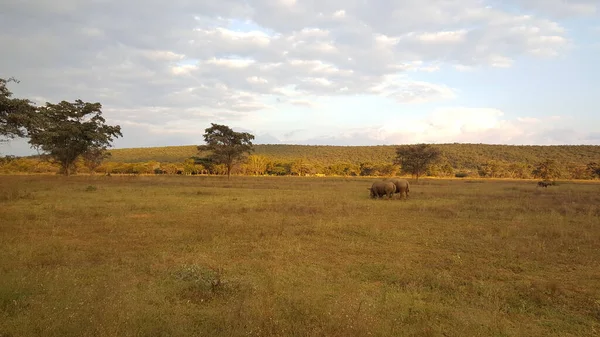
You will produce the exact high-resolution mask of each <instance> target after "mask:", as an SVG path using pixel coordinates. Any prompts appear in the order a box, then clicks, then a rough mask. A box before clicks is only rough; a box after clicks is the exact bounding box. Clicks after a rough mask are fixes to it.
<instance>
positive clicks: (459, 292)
mask: <svg viewBox="0 0 600 337" xmlns="http://www.w3.org/2000/svg"><path fill="white" fill-rule="evenodd" d="M372 181H373V179H368V178H300V177H232V178H231V180H229V181H228V180H227V179H226V178H223V177H214V176H211V177H208V176H202V177H193V176H169V177H164V176H162V177H117V176H113V177H104V176H96V177H94V176H74V177H69V178H65V177H61V176H0V245H1V247H2V249H1V253H0V254H1V255H0V336H40V335H41V336H242V335H244V336H597V335H598V334H599V333H600V268H599V267H598V261H600V206H599V205H600V184H597V183H596V184H595V183H592V182H587V183H571V182H561V183H560V184H559V186H551V187H548V188H547V189H540V188H537V187H536V182H534V181H494V180H485V181H483V180H466V181H463V180H442V179H424V180H422V181H420V183H419V184H418V185H417V184H413V185H412V187H411V193H410V198H409V199H408V200H371V199H369V196H368V194H369V193H368V191H367V190H366V187H369V186H370V184H371V182H372Z"/></svg>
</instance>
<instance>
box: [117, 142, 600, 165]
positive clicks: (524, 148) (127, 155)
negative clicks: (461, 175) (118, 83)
mask: <svg viewBox="0 0 600 337" xmlns="http://www.w3.org/2000/svg"><path fill="white" fill-rule="evenodd" d="M434 146H436V147H438V148H439V149H440V150H441V151H442V153H443V154H444V157H445V159H446V161H447V162H448V163H449V164H450V165H451V166H452V167H453V168H455V169H476V168H477V167H478V166H479V165H480V164H482V163H486V162H489V161H502V162H507V163H523V164H529V165H533V164H535V163H536V162H540V161H542V160H545V159H554V160H556V161H558V162H559V163H563V164H565V165H566V164H567V163H573V164H587V163H589V162H594V161H595V162H600V146H599V145H549V146H541V145H489V144H435V145H434ZM254 148H255V154H259V155H264V156H266V157H268V158H269V159H271V160H272V161H274V162H276V161H281V162H290V161H293V160H295V159H298V158H302V159H305V160H306V161H308V162H313V163H318V164H320V165H332V164H336V163H350V164H360V163H365V162H371V163H386V162H391V161H392V160H393V158H394V157H395V150H396V148H397V146H396V145H380V146H324V145H282V144H275V145H255V146H254ZM110 152H111V153H112V157H111V158H110V159H108V160H109V161H112V162H122V163H134V162H148V161H158V162H161V163H179V162H183V161H184V160H185V159H188V158H190V157H193V156H198V152H197V150H196V146H195V145H187V146H165V147H147V148H129V149H111V150H110Z"/></svg>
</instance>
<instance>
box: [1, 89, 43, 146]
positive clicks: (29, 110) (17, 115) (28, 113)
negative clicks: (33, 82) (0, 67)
mask: <svg viewBox="0 0 600 337" xmlns="http://www.w3.org/2000/svg"><path fill="white" fill-rule="evenodd" d="M8 82H17V83H18V81H17V80H15V79H14V78H9V79H8V80H6V79H3V78H0V136H3V137H6V138H8V139H12V138H15V137H25V136H26V135H27V126H28V125H29V124H30V122H31V118H32V117H33V115H34V112H35V107H34V105H33V103H32V102H31V101H30V100H28V99H19V98H12V95H13V93H12V92H11V91H10V90H9V89H8V87H7V83H8ZM0 141H2V139H0ZM4 141H6V139H4Z"/></svg>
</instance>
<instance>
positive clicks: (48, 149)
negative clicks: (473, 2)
mask: <svg viewBox="0 0 600 337" xmlns="http://www.w3.org/2000/svg"><path fill="white" fill-rule="evenodd" d="M11 81H14V82H16V83H18V81H16V80H14V79H12V78H11V79H9V80H4V79H1V78H0V136H4V137H6V139H5V140H4V141H6V140H8V139H12V138H15V137H28V138H29V143H30V144H31V146H32V147H34V148H36V149H38V150H40V151H41V152H42V155H40V156H37V157H29V158H15V157H11V156H8V157H3V158H1V157H0V173H13V172H29V173H45V172H54V171H57V173H61V174H65V175H70V174H72V173H75V172H86V173H92V174H93V173H98V172H102V173H105V174H110V173H116V174H119V173H120V174H192V175H195V174H216V175H221V174H223V175H227V176H228V177H229V176H230V175H231V174H242V175H299V176H307V175H327V176H394V175H398V174H410V175H412V176H414V177H415V178H416V179H417V180H418V179H419V177H421V176H424V175H425V176H434V177H453V176H454V177H488V178H524V179H526V178H542V179H557V178H565V179H595V178H599V177H600V165H599V164H598V162H600V160H599V159H600V146H509V145H485V144H440V145H438V144H436V145H432V144H416V145H401V146H298V145H254V144H253V143H252V141H253V140H254V135H252V134H250V133H246V132H235V131H233V130H232V129H231V128H229V127H228V126H226V125H219V124H215V123H211V126H210V127H209V128H207V129H205V133H204V141H205V144H204V145H198V146H193V147H185V146H182V147H164V148H149V149H148V148H147V149H120V150H113V151H112V152H108V151H107V148H108V147H110V146H111V142H112V141H113V139H114V138H116V137H119V136H121V137H122V134H121V129H120V126H118V125H117V126H110V125H106V124H105V120H104V118H103V117H102V111H101V108H102V105H101V104H100V103H88V102H83V101H81V100H75V101H74V102H67V101H64V100H63V101H61V102H59V103H57V104H53V103H49V102H47V103H46V104H45V106H42V107H37V106H35V104H33V103H32V102H31V101H29V100H27V99H18V98H12V97H11V96H12V93H11V92H10V91H9V90H8V88H7V83H9V82H11ZM153 151H154V152H153ZM133 152H135V153H137V158H138V159H140V158H143V159H146V160H145V161H138V162H133V163H132V162H127V161H132V159H133V158H135V156H133V155H131V154H132V153H133ZM173 152H176V154H175V155H171V157H169V156H167V157H169V158H170V159H171V160H168V162H165V161H163V160H160V159H162V157H161V156H163V155H166V154H167V153H173ZM113 153H114V154H115V156H114V158H112V154H113ZM140 153H145V154H142V155H141V156H140ZM127 154H129V158H127ZM144 156H145V157H144ZM173 156H175V157H177V158H179V159H180V161H179V162H173V161H172V158H173ZM124 157H125V158H124ZM148 159H149V160H148Z"/></svg>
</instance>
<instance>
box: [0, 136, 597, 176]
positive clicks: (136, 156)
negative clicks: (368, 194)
mask: <svg viewBox="0 0 600 337" xmlns="http://www.w3.org/2000/svg"><path fill="white" fill-rule="evenodd" d="M401 147H402V146H400V147H397V146H309V145H253V148H254V152H253V153H252V154H251V155H250V156H248V157H247V158H246V159H245V160H244V161H242V162H241V163H240V164H239V165H236V166H234V167H233V168H232V174H235V175H326V176H392V175H396V174H399V173H402V171H406V170H401V166H400V165H399V163H395V161H396V160H397V158H396V157H395V156H396V155H397V153H396V151H397V150H398V148H401ZM431 147H434V148H436V149H438V150H439V151H440V158H439V160H437V161H436V162H435V163H433V164H432V165H428V166H427V169H426V170H425V172H424V173H425V174H424V176H429V177H442V178H447V177H457V178H511V179H533V178H539V179H597V178H600V146H597V145H585V146H583V145H582V146H567V145H565V146H511V145H484V144H435V145H431ZM110 154H111V156H110V157H108V158H107V159H104V162H103V163H102V164H99V165H97V166H94V167H93V172H96V173H104V174H106V173H112V174H156V173H159V174H176V173H178V172H179V173H181V174H214V175H224V174H227V166H226V165H224V164H216V163H207V162H205V161H203V160H201V159H200V158H201V157H204V156H206V155H207V152H201V153H199V152H198V147H197V146H165V147H157V148H133V149H112V150H110ZM85 164H86V163H85V162H84V161H83V160H80V161H79V164H78V165H77V167H78V168H77V171H78V172H80V173H89V172H90V168H89V167H90V166H89V165H87V166H86V165H85ZM405 166H406V167H410V165H408V166H407V165H405ZM58 170H59V169H58V166H57V165H53V164H52V163H47V162H43V160H39V159H37V158H35V157H30V158H14V157H4V158H0V173H42V172H47V173H55V172H58Z"/></svg>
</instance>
